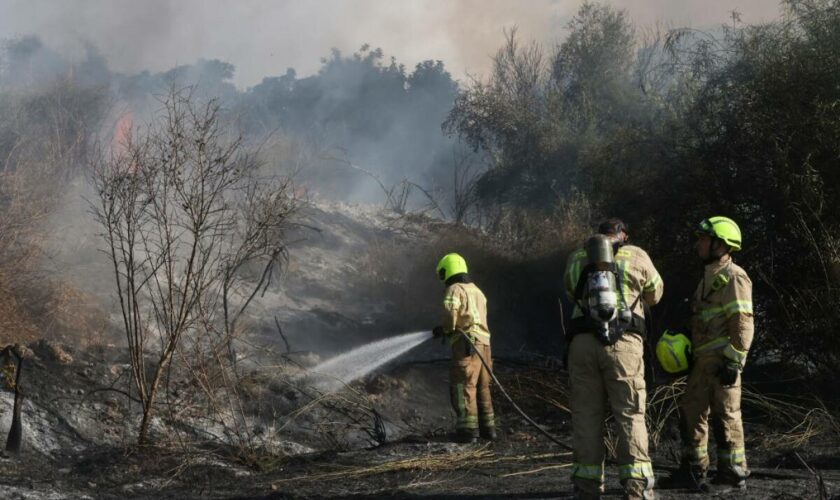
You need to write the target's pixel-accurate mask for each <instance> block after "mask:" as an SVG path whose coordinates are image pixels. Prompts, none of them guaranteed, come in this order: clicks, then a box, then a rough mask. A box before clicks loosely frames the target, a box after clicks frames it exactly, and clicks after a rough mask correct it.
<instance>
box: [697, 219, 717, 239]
mask: <svg viewBox="0 0 840 500" xmlns="http://www.w3.org/2000/svg"><path fill="white" fill-rule="evenodd" d="M694 233H695V234H708V235H711V236H714V235H715V228H714V226H712V223H711V222H709V219H703V220H702V221H701V222H700V224H699V225H698V226H697V230H695V231H694Z"/></svg>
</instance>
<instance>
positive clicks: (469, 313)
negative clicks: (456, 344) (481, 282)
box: [443, 283, 490, 345]
mask: <svg viewBox="0 0 840 500" xmlns="http://www.w3.org/2000/svg"><path fill="white" fill-rule="evenodd" d="M443 308H444V309H445V310H446V317H445V319H444V322H443V327H444V329H445V330H446V332H447V333H451V332H452V331H454V330H456V329H457V330H461V331H462V332H464V333H466V334H468V335H470V336H471V337H472V338H473V339H474V340H475V341H476V342H479V343H484V344H488V345H489V344H490V329H489V327H488V326H487V298H486V297H485V296H484V293H482V291H481V289H479V288H478V287H477V286H475V284H474V283H453V284H452V285H450V286H448V287H447V288H446V291H445V292H444V296H443ZM454 339H455V338H453V340H454Z"/></svg>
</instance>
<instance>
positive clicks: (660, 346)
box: [656, 330, 691, 374]
mask: <svg viewBox="0 0 840 500" xmlns="http://www.w3.org/2000/svg"><path fill="white" fill-rule="evenodd" d="M656 358H657V359H658V360H659V364H660V365H662V368H663V369H664V370H665V371H666V372H668V373H671V374H677V373H682V372H685V371H688V367H689V363H690V359H691V340H690V339H689V338H688V337H686V336H685V335H683V334H682V333H677V332H672V331H670V330H665V333H663V334H662V337H661V338H660V339H659V342H657V343H656Z"/></svg>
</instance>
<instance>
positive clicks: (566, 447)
mask: <svg viewBox="0 0 840 500" xmlns="http://www.w3.org/2000/svg"><path fill="white" fill-rule="evenodd" d="M456 331H457V332H458V333H460V334H461V335H462V336H463V337H464V339H465V340H466V341H467V342H469V344H470V346H472V350H473V352H475V353H476V354H477V355H478V359H480V360H481V364H482V365H484V368H486V369H487V372H488V373H489V374H490V378H492V379H493V382H494V383H495V384H496V387H498V388H499V392H501V393H502V395H503V396H504V397H505V399H507V400H508V402H509V403H510V404H511V406H513V409H514V410H516V412H517V413H519V415H520V416H521V417H522V418H524V419H525V421H526V422H528V423H529V424H530V425H531V426H532V427H533V428H534V429H536V430H538V431H540V434H542V435H543V436H545V437H546V438H547V439H549V440H550V441H553V442H554V443H555V444H557V445H558V446H559V447H561V448H563V449H564V450H567V451H574V450H573V449H572V447H571V446H569V445H567V444H566V443H564V442H562V441H560V440H559V439H557V438H556V437H554V436H552V435H551V434H549V433H548V431H546V430H545V429H543V428H542V427H540V426H539V424H537V423H536V422H534V419H532V418H531V417H529V416H528V414H527V413H525V411H524V410H522V408H520V407H519V405H518V404H516V402H515V401H514V400H513V398H511V397H510V395H509V394H508V393H507V391H506V390H505V387H504V386H503V385H502V383H501V382H499V379H498V378H496V374H495V373H493V369H492V368H490V365H489V364H488V363H487V360H486V359H484V355H483V354H481V351H479V350H478V349H476V348H475V342H473V340H472V339H471V338H470V336H469V335H467V334H466V333H464V332H462V331H461V330H456Z"/></svg>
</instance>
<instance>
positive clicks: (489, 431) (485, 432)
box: [479, 425, 498, 441]
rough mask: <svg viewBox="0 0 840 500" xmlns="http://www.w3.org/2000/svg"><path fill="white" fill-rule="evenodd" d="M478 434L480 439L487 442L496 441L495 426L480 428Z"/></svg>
mask: <svg viewBox="0 0 840 500" xmlns="http://www.w3.org/2000/svg"><path fill="white" fill-rule="evenodd" d="M479 434H480V436H481V438H482V439H486V440H488V441H495V440H496V439H498V435H497V434H496V426H495V425H489V426H482V427H481V431H480V432H479Z"/></svg>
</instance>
